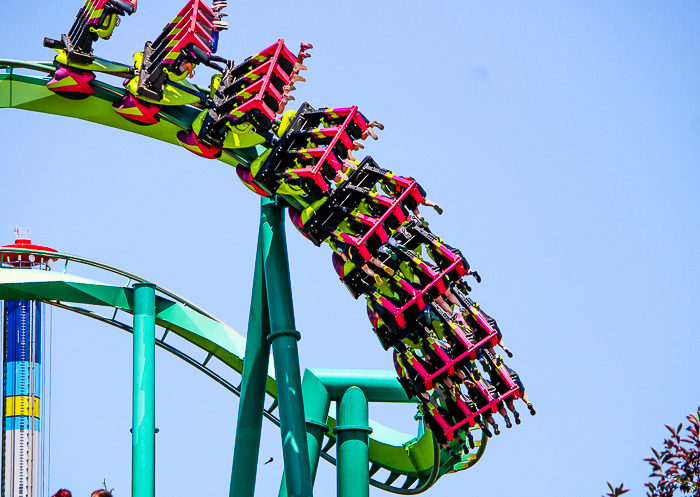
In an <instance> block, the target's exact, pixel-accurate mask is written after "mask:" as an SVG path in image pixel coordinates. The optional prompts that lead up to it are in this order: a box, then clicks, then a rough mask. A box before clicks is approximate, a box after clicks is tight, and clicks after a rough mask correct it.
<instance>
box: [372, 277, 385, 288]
mask: <svg viewBox="0 0 700 497" xmlns="http://www.w3.org/2000/svg"><path fill="white" fill-rule="evenodd" d="M374 281H375V282H376V283H377V286H382V285H383V284H384V281H383V280H382V277H381V276H379V275H378V274H375V275H374Z"/></svg>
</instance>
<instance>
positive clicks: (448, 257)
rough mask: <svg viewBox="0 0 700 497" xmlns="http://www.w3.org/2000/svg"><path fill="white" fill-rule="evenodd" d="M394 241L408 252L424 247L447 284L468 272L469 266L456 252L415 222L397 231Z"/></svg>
mask: <svg viewBox="0 0 700 497" xmlns="http://www.w3.org/2000/svg"><path fill="white" fill-rule="evenodd" d="M396 240H397V241H398V242H400V243H401V244H402V245H403V246H405V247H406V248H408V249H409V250H415V249H417V248H418V246H419V245H424V246H425V247H426V251H427V252H428V255H429V256H430V257H431V258H432V259H433V261H434V262H435V264H436V265H437V266H438V267H439V268H440V274H441V277H445V278H446V280H445V282H446V283H447V284H449V282H451V281H459V279H460V278H461V277H462V276H466V275H467V273H468V271H469V264H468V263H467V261H466V260H465V259H464V257H462V256H461V254H460V253H459V251H458V250H456V249H453V248H452V247H450V246H448V245H446V244H444V243H443V242H442V241H441V240H440V239H439V238H438V237H437V236H435V235H433V234H432V233H431V232H430V231H429V230H428V229H427V228H425V227H422V226H420V224H419V223H418V222H417V221H415V220H412V221H411V222H410V223H409V224H408V225H407V226H405V227H403V228H402V229H399V233H398V234H397V236H396Z"/></svg>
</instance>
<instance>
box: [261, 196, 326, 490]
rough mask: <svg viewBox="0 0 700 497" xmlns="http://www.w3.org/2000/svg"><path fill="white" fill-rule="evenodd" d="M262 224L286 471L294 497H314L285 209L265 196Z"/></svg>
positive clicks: (271, 335) (268, 302) (266, 282)
mask: <svg viewBox="0 0 700 497" xmlns="http://www.w3.org/2000/svg"><path fill="white" fill-rule="evenodd" d="M261 211H262V219H261V221H262V224H261V227H260V233H261V239H262V242H263V243H262V248H263V256H264V260H265V262H264V267H265V288H266V291H267V307H268V311H269V314H270V335H269V336H268V340H269V341H270V344H271V345H272V354H273V357H274V361H275V371H276V373H277V374H276V377H277V398H278V400H279V413H280V431H281V436H282V451H283V452H282V453H283V456H284V471H285V474H286V480H287V495H288V496H289V497H311V495H312V493H313V490H312V485H311V469H310V466H309V451H308V446H307V443H306V424H305V418H304V401H303V399H302V395H301V375H300V373H299V352H298V349H297V340H299V339H300V338H301V335H300V334H299V332H298V331H297V330H296V328H295V323H294V307H293V303H292V284H291V281H290V278H289V260H288V257H287V241H286V238H285V230H284V209H283V208H280V207H277V206H276V205H275V202H274V200H270V199H263V200H262V207H261Z"/></svg>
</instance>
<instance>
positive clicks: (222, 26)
mask: <svg viewBox="0 0 700 497" xmlns="http://www.w3.org/2000/svg"><path fill="white" fill-rule="evenodd" d="M212 24H213V25H214V29H216V30H217V31H224V30H227V29H228V23H227V22H226V21H220V20H216V21H214V22H213V23H212Z"/></svg>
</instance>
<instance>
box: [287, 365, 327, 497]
mask: <svg viewBox="0 0 700 497" xmlns="http://www.w3.org/2000/svg"><path fill="white" fill-rule="evenodd" d="M301 393H302V397H303V399H304V414H305V416H306V444H307V446H308V448H309V465H310V469H311V484H312V485H313V483H314V482H315V481H316V472H317V471H318V462H319V459H320V458H321V449H322V448H323V436H324V434H325V433H326V432H327V431H328V425H327V424H326V422H327V421H328V411H329V409H330V407H331V399H330V397H329V395H328V390H326V387H325V386H324V385H323V383H321V382H320V381H319V379H318V378H316V376H315V375H314V374H313V373H312V372H311V371H309V370H308V369H307V370H306V371H304V380H303V381H302V382H301ZM279 497H287V479H286V476H285V475H284V474H283V475H282V484H281V485H280V491H279Z"/></svg>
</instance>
